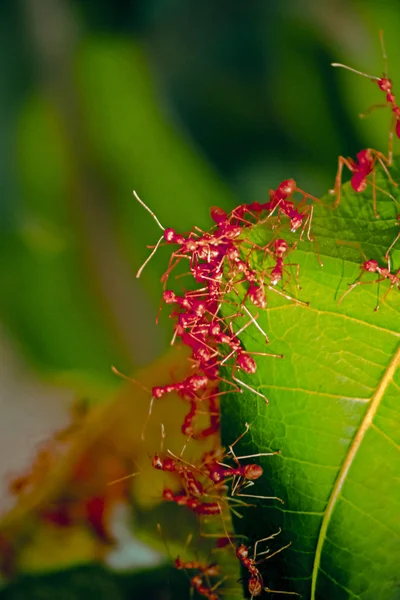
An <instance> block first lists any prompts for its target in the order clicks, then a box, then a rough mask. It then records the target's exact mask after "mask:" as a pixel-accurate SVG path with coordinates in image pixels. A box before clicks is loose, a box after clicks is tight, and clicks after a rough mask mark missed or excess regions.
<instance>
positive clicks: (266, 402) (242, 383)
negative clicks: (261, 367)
mask: <svg viewBox="0 0 400 600" xmlns="http://www.w3.org/2000/svg"><path fill="white" fill-rule="evenodd" d="M233 380H234V381H236V382H237V383H238V384H239V385H240V386H241V387H244V388H246V389H247V390H249V391H250V392H253V394H255V395H256V396H259V397H260V398H262V399H263V400H264V401H265V404H268V398H267V397H266V396H264V394H262V393H261V392H258V391H257V390H255V389H254V388H252V387H250V386H249V385H247V383H244V381H241V380H240V379H238V378H237V377H233Z"/></svg>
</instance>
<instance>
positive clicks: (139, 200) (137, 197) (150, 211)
mask: <svg viewBox="0 0 400 600" xmlns="http://www.w3.org/2000/svg"><path fill="white" fill-rule="evenodd" d="M133 195H134V196H135V198H136V200H137V201H138V202H139V203H140V204H141V205H142V206H143V208H145V209H146V210H147V212H148V213H150V214H151V216H152V217H153V219H154V220H155V222H156V223H157V225H158V226H159V228H160V229H162V230H163V231H165V227H163V226H162V225H161V223H160V221H159V220H158V219H157V217H156V215H155V214H154V213H153V211H152V210H151V208H149V207H148V206H147V204H145V203H144V202H143V200H141V199H140V198H139V196H138V194H137V192H135V190H133Z"/></svg>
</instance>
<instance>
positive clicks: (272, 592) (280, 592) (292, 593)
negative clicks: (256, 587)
mask: <svg viewBox="0 0 400 600" xmlns="http://www.w3.org/2000/svg"><path fill="white" fill-rule="evenodd" d="M264 592H268V593H269V594H288V595H290V596H300V595H301V594H298V593H297V592H283V591H282V590H271V589H270V588H269V587H265V588H264Z"/></svg>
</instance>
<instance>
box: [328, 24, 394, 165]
mask: <svg viewBox="0 0 400 600" xmlns="http://www.w3.org/2000/svg"><path fill="white" fill-rule="evenodd" d="M379 37H380V41H381V48H382V55H383V60H384V67H385V73H386V72H387V56H386V50H385V44H384V40H383V31H382V30H381V31H380V32H379ZM332 67H341V68H343V69H347V71H351V72H352V73H356V74H357V75H361V76H362V77H366V78H367V79H369V80H370V81H374V82H375V83H376V84H377V85H378V87H379V89H380V90H382V92H384V93H385V94H386V104H383V105H381V104H378V105H375V106H374V107H372V108H371V109H370V111H371V110H372V109H373V108H378V107H382V106H385V107H386V106H391V108H392V112H393V125H392V126H391V129H390V134H389V153H388V158H387V164H388V165H389V166H390V165H391V164H392V138H393V130H394V131H395V133H396V136H397V137H398V138H400V107H399V106H398V105H397V103H396V97H395V95H394V94H393V92H392V81H391V79H389V78H388V77H387V75H386V74H385V73H384V75H383V77H376V76H374V75H368V74H367V73H363V72H362V71H358V70H357V69H353V68H352V67H348V66H347V65H342V64H341V63H332Z"/></svg>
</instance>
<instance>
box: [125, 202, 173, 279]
mask: <svg viewBox="0 0 400 600" xmlns="http://www.w3.org/2000/svg"><path fill="white" fill-rule="evenodd" d="M133 195H134V196H135V198H136V200H137V201H138V202H139V203H140V204H141V205H142V206H143V208H145V209H146V210H147V212H148V213H150V214H151V216H152V217H153V219H154V220H155V222H156V223H157V225H158V226H159V228H160V229H161V230H162V231H165V227H163V226H162V225H161V223H160V221H159V220H158V218H157V217H156V215H155V214H154V213H153V211H152V210H151V209H150V208H149V207H148V206H147V204H145V203H144V202H143V200H141V199H140V198H139V196H138V194H137V192H136V191H135V190H133ZM163 239H164V236H163V235H162V236H161V237H160V239H159V240H158V242H157V244H156V245H155V246H154V248H153V251H152V252H151V254H150V255H149V256H148V257H147V258H146V260H145V261H144V263H143V264H142V266H141V267H140V269H139V270H138V272H137V273H136V278H137V279H139V277H140V276H141V274H142V271H143V269H144V268H145V266H146V265H147V263H148V262H149V261H150V260H151V259H152V258H153V256H154V255H155V253H156V252H157V250H158V247H159V245H160V244H161V242H162V241H163Z"/></svg>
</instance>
